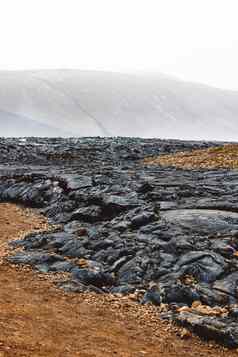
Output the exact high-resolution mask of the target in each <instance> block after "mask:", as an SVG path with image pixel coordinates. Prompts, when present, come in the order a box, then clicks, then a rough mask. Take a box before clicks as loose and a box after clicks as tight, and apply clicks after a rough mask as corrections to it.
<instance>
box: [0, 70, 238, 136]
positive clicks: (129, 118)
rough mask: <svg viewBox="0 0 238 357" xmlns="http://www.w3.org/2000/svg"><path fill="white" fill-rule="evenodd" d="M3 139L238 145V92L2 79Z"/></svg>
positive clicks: (22, 74) (55, 74)
mask: <svg viewBox="0 0 238 357" xmlns="http://www.w3.org/2000/svg"><path fill="white" fill-rule="evenodd" d="M0 136H63V137H67V136H139V137H159V138H178V139H191V140H196V139H197V140H227V141H229V140H231V141H236V140H238V92H235V91H227V90H220V89H216V88H212V87H208V86H203V85H200V84H195V83H188V82H183V81H180V80H177V79H174V78H171V77H166V76H162V75H145V74H143V75H142V74H134V75H132V74H131V75H129V74H128V75H127V74H119V73H110V72H108V73H107V72H99V71H80V70H39V71H2V72H0Z"/></svg>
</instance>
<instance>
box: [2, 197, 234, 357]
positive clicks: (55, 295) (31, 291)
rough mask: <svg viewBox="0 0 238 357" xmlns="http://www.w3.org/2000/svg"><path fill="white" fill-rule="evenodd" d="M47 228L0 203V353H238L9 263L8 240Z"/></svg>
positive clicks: (129, 305) (84, 356) (122, 302)
mask: <svg viewBox="0 0 238 357" xmlns="http://www.w3.org/2000/svg"><path fill="white" fill-rule="evenodd" d="M44 226H45V222H44V219H42V218H40V217H37V216H34V215H33V214H32V213H31V212H29V211H27V210H23V209H21V208H18V207H16V206H14V205H9V204H2V205H0V255H1V262H0V357H3V356H10V357H15V356H33V357H36V356H37V357H38V356H47V357H50V356H59V357H60V356H61V357H67V356H70V357H74V356H81V357H89V356H90V357H91V356H99V357H107V356H108V357H109V356H110V357H111V356H121V357H129V356H135V357H140V356H150V357H155V356H156V357H158V356H161V357H175V356H176V357H180V356H181V357H182V356H183V357H184V356H187V357H196V356H200V357H201V356H211V357H213V356H214V357H215V356H216V357H220V356H227V357H231V356H237V351H227V350H226V349H224V348H222V347H217V346H215V344H208V343H205V342H201V341H200V340H199V339H198V338H196V337H193V336H188V338H187V339H181V338H180V337H178V334H179V333H181V331H180V330H179V329H176V328H175V327H171V326H169V325H168V324H167V323H165V322H162V321H160V320H159V317H158V314H157V312H156V309H155V308H153V307H141V306H139V305H138V304H136V303H135V302H134V301H133V300H131V299H128V298H125V299H119V298H115V297H113V296H96V295H92V294H91V295H79V294H66V293H64V292H63V291H61V290H59V289H57V288H56V287H55V286H54V284H53V283H52V281H51V279H50V278H49V277H47V276H44V275H40V274H37V273H35V272H33V271H31V270H30V269H26V268H24V269H23V268H17V267H14V266H10V265H9V264H8V263H7V262H6V261H5V260H4V258H3V257H4V255H6V253H9V252H8V249H7V241H9V240H11V239H14V238H17V237H19V235H21V234H23V233H24V232H28V231H31V230H33V229H37V228H41V227H44Z"/></svg>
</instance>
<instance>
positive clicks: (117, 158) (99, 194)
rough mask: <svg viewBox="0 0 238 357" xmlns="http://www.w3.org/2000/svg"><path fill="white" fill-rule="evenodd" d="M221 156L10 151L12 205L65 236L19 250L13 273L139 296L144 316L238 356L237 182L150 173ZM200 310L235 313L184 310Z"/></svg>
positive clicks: (221, 175)
mask: <svg viewBox="0 0 238 357" xmlns="http://www.w3.org/2000/svg"><path fill="white" fill-rule="evenodd" d="M212 145H218V144H215V143H204V142H197V143H195V142H181V141H161V140H141V139H128V138H127V139H123V138H116V139H110V138H109V139H100V138H84V139H68V140H61V139H19V140H18V139H1V140H0V160H1V162H0V165H1V166H0V180H1V186H0V199H1V201H13V202H20V203H23V204H25V205H27V206H31V207H37V208H39V209H40V210H41V212H42V213H43V214H44V215H46V216H47V217H48V219H49V221H50V222H52V223H54V224H55V223H56V224H59V225H60V226H59V227H58V228H57V229H56V230H55V231H54V232H42V233H35V234H31V235H28V236H27V237H26V238H25V239H23V240H18V241H14V242H12V243H11V244H12V245H13V246H16V247H21V248H23V250H22V251H21V252H17V253H16V255H15V256H13V257H11V258H10V260H11V262H13V263H15V264H28V265H31V266H33V267H35V268H36V269H38V270H39V271H41V272H69V273H70V274H71V279H70V280H69V281H68V282H67V283H66V284H65V285H64V286H62V288H65V289H66V290H67V291H70V290H72V291H88V290H92V291H96V292H98V293H102V292H111V293H120V294H129V293H133V292H134V291H136V292H137V296H138V300H139V301H140V302H141V303H143V304H145V303H154V304H155V305H162V306H164V304H167V305H166V306H167V310H168V312H167V316H165V317H166V318H172V319H173V320H175V321H177V322H179V323H181V324H183V325H186V326H188V327H190V328H191V329H193V330H195V331H196V332H197V333H198V334H199V335H201V336H203V337H206V338H217V339H218V340H219V341H220V342H222V343H224V344H226V345H228V346H231V347H234V346H237V345H238V321H237V318H238V317H237V316H238V313H237V311H238V309H237V308H236V304H238V292H237V283H238V272H237V268H238V253H237V251H238V191H237V183H238V172H237V171H231V170H218V169H217V170H196V171H195V170H193V171H189V170H187V171H186V170H182V169H176V168H163V167H160V166H149V165H145V164H143V159H144V158H145V157H148V156H153V155H159V154H161V153H171V152H175V151H180V150H183V151H184V150H191V149H199V148H206V147H208V146H212ZM219 145H220V144H219ZM197 301H199V302H200V303H201V304H202V305H207V306H209V307H211V308H212V309H216V308H217V306H219V307H227V309H228V310H227V311H228V312H227V314H225V315H224V314H223V312H221V315H222V316H220V315H219V314H216V315H214V314H208V313H206V311H205V312H204V311H203V312H202V313H199V315H198V314H197V311H196V310H195V311H194V310H193V309H192V310H191V311H189V312H187V313H185V312H184V311H183V310H182V311H181V310H180V308H181V307H185V308H186V307H187V308H190V307H191V306H193V304H194V303H196V302H197ZM209 311H210V310H209ZM212 311H213V310H212ZM221 311H223V310H221ZM165 315H166V314H165ZM218 330H219V333H218V332H217V331H218ZM214 331H215V332H214Z"/></svg>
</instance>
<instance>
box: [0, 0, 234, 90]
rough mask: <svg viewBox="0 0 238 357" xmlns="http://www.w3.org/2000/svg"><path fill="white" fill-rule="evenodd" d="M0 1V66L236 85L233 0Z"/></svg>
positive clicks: (219, 85)
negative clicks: (145, 73)
mask: <svg viewBox="0 0 238 357" xmlns="http://www.w3.org/2000/svg"><path fill="white" fill-rule="evenodd" d="M0 5H1V6H0V46H1V51H0V69H38V68H79V69H96V70H110V71H118V72H128V71H138V70H139V71H149V72H162V73H165V74H170V75H175V76H177V77H179V78H182V79H185V80H191V81H198V82H203V83H207V84H211V85H214V86H217V87H222V88H230V89H236V90H238V20H237V16H238V0H0Z"/></svg>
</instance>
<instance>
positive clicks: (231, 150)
mask: <svg viewBox="0 0 238 357" xmlns="http://www.w3.org/2000/svg"><path fill="white" fill-rule="evenodd" d="M144 162H145V163H146V164H153V165H161V166H173V167H179V168H182V169H200V168H202V169H218V168H222V169H237V168H238V145H237V144H227V145H224V146H220V147H211V148H208V149H203V150H192V151H185V152H178V153H175V154H170V155H161V156H158V157H152V158H146V159H145V160H144Z"/></svg>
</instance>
